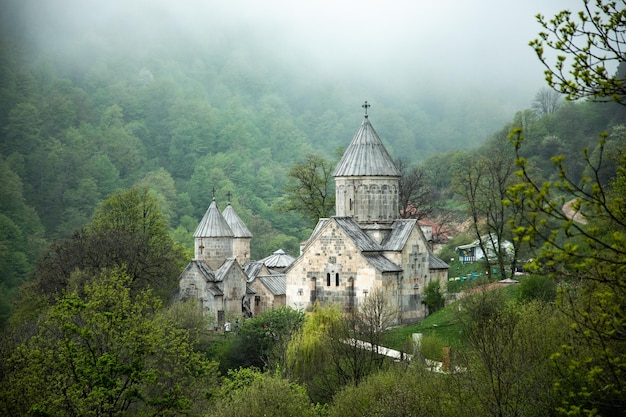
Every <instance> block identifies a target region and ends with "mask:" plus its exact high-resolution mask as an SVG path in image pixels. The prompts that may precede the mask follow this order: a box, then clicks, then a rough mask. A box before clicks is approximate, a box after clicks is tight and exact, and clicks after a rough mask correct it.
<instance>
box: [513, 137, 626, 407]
mask: <svg viewBox="0 0 626 417" xmlns="http://www.w3.org/2000/svg"><path fill="white" fill-rule="evenodd" d="M514 139H515V145H516V149H517V151H518V160H517V163H518V165H519V167H520V175H521V176H522V177H523V179H524V182H522V183H520V184H517V185H515V186H514V187H512V189H511V195H512V196H520V198H523V199H524V203H523V204H524V205H526V213H527V216H526V217H525V221H526V224H525V225H518V227H517V228H516V230H517V232H518V233H521V234H524V236H525V237H524V240H526V241H528V242H533V241H534V240H535V239H538V240H540V241H541V242H543V245H542V248H541V250H540V252H539V254H538V255H539V256H538V257H537V259H536V260H535V261H534V263H533V266H534V267H535V268H536V270H537V271H541V272H542V273H544V274H549V275H550V276H551V277H552V278H554V279H558V280H560V281H565V282H566V283H567V285H563V286H562V288H561V292H560V295H559V297H558V303H559V306H560V308H561V309H562V311H564V312H565V313H566V314H567V315H568V316H569V318H570V320H571V321H572V325H571V326H572V328H573V330H574V335H573V339H572V341H571V342H570V343H567V344H564V345H563V347H562V348H561V349H560V350H559V351H558V352H557V353H555V355H554V356H555V359H556V361H557V364H558V365H559V366H560V368H561V369H562V376H561V378H560V379H559V380H558V384H557V386H558V387H559V389H560V390H562V391H563V393H564V395H563V404H562V407H561V410H562V411H563V413H567V414H570V415H596V414H598V413H600V414H611V413H615V412H616V411H617V410H623V409H624V408H625V407H626V389H625V388H624V387H626V338H625V337H624V334H625V333H626V330H625V329H626V315H625V314H624V311H626V284H625V283H624V280H623V276H624V273H626V266H625V265H626V210H625V209H624V207H625V196H626V152H620V157H619V160H618V161H617V172H616V173H615V176H614V179H613V180H611V181H610V182H609V183H608V184H606V183H603V182H602V181H601V180H600V179H601V172H602V169H601V165H602V161H603V154H604V152H603V148H604V139H601V140H600V145H599V146H600V149H599V151H598V155H597V156H598V157H597V159H596V162H594V161H593V160H592V159H591V157H590V156H589V154H588V152H587V151H586V150H585V151H584V152H583V160H584V161H585V163H586V164H587V169H586V172H588V173H590V175H589V176H586V177H583V179H582V181H581V182H579V181H574V180H573V179H572V178H571V177H570V176H569V175H568V172H567V170H566V169H565V167H564V158H563V157H555V158H553V161H554V163H555V167H556V171H557V175H558V176H557V178H558V179H557V180H556V181H553V182H547V181H544V182H542V183H540V182H538V181H537V180H535V179H534V178H533V176H532V175H531V172H530V171H529V169H528V161H527V160H526V159H525V158H523V157H521V156H520V155H519V149H520V147H521V146H522V143H523V140H524V138H523V137H522V136H521V131H519V130H518V131H516V132H514ZM572 199H573V200H574V204H573V205H572V208H573V210H574V211H578V212H580V213H582V214H583V216H584V221H583V222H580V221H575V220H574V219H573V218H571V216H570V215H569V213H568V212H567V211H564V210H563V209H562V207H563V205H564V203H565V201H570V200H572ZM513 202H514V203H516V204H522V203H521V202H520V200H518V199H515V198H514V200H513Z"/></svg>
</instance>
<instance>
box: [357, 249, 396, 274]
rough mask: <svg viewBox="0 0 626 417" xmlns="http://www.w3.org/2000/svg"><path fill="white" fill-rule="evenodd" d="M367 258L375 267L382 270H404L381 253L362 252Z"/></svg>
mask: <svg viewBox="0 0 626 417" xmlns="http://www.w3.org/2000/svg"><path fill="white" fill-rule="evenodd" d="M361 255H363V257H364V258H365V259H367V261H368V262H369V263H370V265H372V266H373V267H374V268H376V269H378V270H380V271H381V272H402V268H400V267H399V266H398V265H396V264H395V263H393V262H391V261H390V260H389V259H387V258H385V257H384V256H383V255H381V254H380V253H367V252H364V253H361Z"/></svg>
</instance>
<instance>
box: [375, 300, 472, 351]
mask: <svg viewBox="0 0 626 417" xmlns="http://www.w3.org/2000/svg"><path fill="white" fill-rule="evenodd" d="M457 310H458V302H456V303H453V304H450V305H449V306H447V307H445V308H443V309H441V310H439V311H436V312H435V313H433V314H431V315H430V316H428V317H426V319H424V320H423V321H421V322H419V323H415V324H412V325H409V326H404V327H395V328H393V329H390V330H388V331H387V333H386V334H385V337H384V341H383V344H384V345H385V346H386V347H389V348H392V349H396V350H404V351H406V350H407V349H408V347H409V346H410V345H409V342H410V340H411V338H412V335H413V333H421V334H422V335H424V336H436V337H437V338H438V339H440V340H441V342H442V343H443V345H444V346H460V345H461V333H460V326H459V322H458V316H457Z"/></svg>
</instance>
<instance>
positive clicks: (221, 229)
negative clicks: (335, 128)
mask: <svg viewBox="0 0 626 417" xmlns="http://www.w3.org/2000/svg"><path fill="white" fill-rule="evenodd" d="M364 107H365V109H366V112H365V119H364V120H363V123H362V124H361V127H360V128H359V130H358V131H357V133H356V135H355V136H354V139H352V142H351V143H350V145H349V146H348V148H347V149H346V152H345V153H344V155H343V158H342V159H341V161H340V162H339V164H338V166H337V168H336V169H335V172H334V177H335V188H336V207H335V212H336V215H335V216H333V217H330V218H324V219H319V222H318V223H317V226H316V227H315V229H314V230H313V233H312V234H311V237H310V238H309V239H308V240H307V241H306V243H305V244H304V246H303V247H302V249H301V254H300V256H299V257H298V258H297V259H294V258H293V257H291V256H289V255H288V254H286V253H285V252H283V251H282V250H278V251H276V252H274V254H272V255H270V256H268V257H267V258H265V259H262V260H260V261H251V260H250V240H251V239H252V234H251V233H250V231H249V230H248V228H247V227H246V225H245V224H244V222H243V221H242V220H241V218H240V217H239V216H238V215H237V213H236V212H235V210H234V209H233V207H232V206H231V204H230V202H229V203H228V205H227V207H226V208H225V209H224V211H223V212H220V211H219V209H218V207H217V203H216V201H215V198H213V201H212V202H211V204H210V206H209V208H208V209H207V211H206V213H205V215H204V217H203V218H202V220H201V221H200V223H199V225H198V227H197V229H196V231H195V233H194V235H193V237H194V258H193V259H192V260H191V261H190V262H189V263H188V264H187V267H186V268H185V270H184V271H183V272H182V274H181V275H180V277H179V289H178V293H177V295H176V297H175V299H177V300H186V299H193V300H196V301H197V302H198V303H199V305H200V306H201V307H202V309H203V311H204V314H205V315H207V316H209V317H213V318H214V321H215V323H216V326H217V327H219V326H222V325H224V324H225V323H228V322H233V321H234V320H236V319H238V318H241V317H251V316H254V315H257V314H259V313H261V312H263V311H265V310H268V309H272V308H276V307H280V306H284V305H288V306H291V307H293V308H296V309H301V310H308V309H310V308H311V307H312V306H313V304H314V303H317V302H319V303H322V304H324V303H337V304H339V305H341V306H343V308H344V309H345V310H346V311H349V310H350V309H353V308H356V307H358V305H359V303H361V302H362V301H363V300H364V299H365V297H367V296H368V294H371V293H372V292H373V291H376V290H382V291H383V292H384V294H385V295H386V296H387V297H388V300H389V301H390V303H391V305H392V306H393V307H395V308H396V309H397V311H398V317H397V322H398V323H405V322H412V321H417V320H420V319H422V318H424V317H425V316H426V315H427V310H426V306H425V305H424V303H423V302H422V300H423V293H424V288H425V287H426V285H427V284H428V283H429V282H431V281H439V282H440V283H441V286H442V288H445V284H446V281H447V277H448V265H447V264H446V263H445V262H443V261H442V260H441V259H439V258H437V257H436V256H435V255H434V254H433V252H432V250H431V247H430V243H429V238H428V236H429V232H430V230H428V228H425V229H424V230H423V229H422V227H420V225H419V224H418V222H417V220H412V219H398V211H399V207H398V205H399V203H398V201H399V194H398V193H399V180H400V172H399V171H398V169H397V168H396V166H395V164H394V162H393V160H392V159H391V157H390V156H389V153H388V152H387V150H386V149H385V146H384V145H383V143H382V141H381V140H380V138H379V137H378V134H377V133H376V131H375V130H374V128H373V127H372V125H371V123H370V121H369V118H368V116H367V107H368V105H367V103H366V105H364Z"/></svg>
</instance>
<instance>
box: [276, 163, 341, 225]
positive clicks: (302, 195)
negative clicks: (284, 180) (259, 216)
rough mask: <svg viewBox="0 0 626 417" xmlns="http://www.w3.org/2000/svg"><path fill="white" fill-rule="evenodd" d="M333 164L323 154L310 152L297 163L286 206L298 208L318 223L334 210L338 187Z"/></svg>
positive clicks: (289, 184)
mask: <svg viewBox="0 0 626 417" xmlns="http://www.w3.org/2000/svg"><path fill="white" fill-rule="evenodd" d="M332 175H333V168H332V165H331V164H330V163H329V162H328V161H326V160H324V159H323V158H321V157H319V156H317V155H314V154H309V155H307V156H305V157H304V161H303V162H299V163H296V164H294V165H293V166H292V167H291V169H290V170H289V173H288V174H287V176H288V178H289V183H288V184H287V186H286V187H285V193H286V201H285V204H284V208H285V209H286V210H295V211H297V212H299V213H300V214H302V216H303V217H304V218H306V219H307V220H309V221H311V222H313V223H315V222H317V220H318V219H320V218H324V217H329V216H330V215H332V213H333V212H334V210H335V189H334V180H333V177H332Z"/></svg>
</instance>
